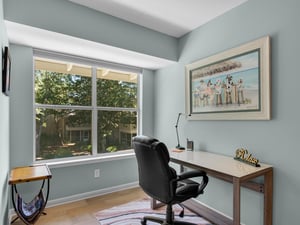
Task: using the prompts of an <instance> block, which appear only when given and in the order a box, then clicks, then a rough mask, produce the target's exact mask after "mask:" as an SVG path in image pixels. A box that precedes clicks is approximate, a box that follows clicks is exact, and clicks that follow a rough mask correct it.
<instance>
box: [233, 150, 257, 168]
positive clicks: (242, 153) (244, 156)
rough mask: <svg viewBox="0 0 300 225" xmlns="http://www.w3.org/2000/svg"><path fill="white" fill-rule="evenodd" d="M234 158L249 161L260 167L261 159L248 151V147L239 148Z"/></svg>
mask: <svg viewBox="0 0 300 225" xmlns="http://www.w3.org/2000/svg"><path fill="white" fill-rule="evenodd" d="M234 159H236V160H239V161H242V162H245V163H248V164H250V165H252V166H255V167H260V165H259V160H258V159H257V158H254V157H253V156H252V154H249V153H248V150H247V149H243V148H239V149H237V150H236V151H235V157H234Z"/></svg>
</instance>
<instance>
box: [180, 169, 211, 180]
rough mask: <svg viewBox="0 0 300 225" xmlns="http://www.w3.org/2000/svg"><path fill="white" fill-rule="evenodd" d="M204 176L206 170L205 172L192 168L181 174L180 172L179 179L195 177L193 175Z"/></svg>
mask: <svg viewBox="0 0 300 225" xmlns="http://www.w3.org/2000/svg"><path fill="white" fill-rule="evenodd" d="M204 176H206V172H204V171H202V170H190V171H186V172H183V173H181V174H178V176H177V181H179V180H184V179H188V178H193V177H204Z"/></svg>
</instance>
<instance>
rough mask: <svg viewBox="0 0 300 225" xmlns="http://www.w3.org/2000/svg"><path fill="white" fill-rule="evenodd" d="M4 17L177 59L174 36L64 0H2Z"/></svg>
mask: <svg viewBox="0 0 300 225" xmlns="http://www.w3.org/2000/svg"><path fill="white" fill-rule="evenodd" d="M4 8H5V11H6V15H5V19H7V20H10V21H13V22H17V23H21V24H26V25H30V26H33V27H38V28H42V29H46V30H50V31H54V32H58V33H62V34H66V35H71V36H74V37H78V38H83V39H87V40H90V41H95V42H100V43H102V44H107V45H111V46H114V47H119V48H122V49H127V50H131V51H136V52H139V53H145V54H148V55H152V56H157V57H161V58H165V59H169V60H177V58H178V57H177V39H175V38H173V37H170V36H167V35H164V34H162V33H159V32H155V31H152V30H149V29H146V28H144V27H141V26H138V25H136V24H133V23H129V22H125V21H124V20H120V19H117V18H115V17H112V16H109V15H107V14H104V13H99V12H97V11H94V10H92V9H89V8H85V7H82V6H79V5H77V4H74V3H71V2H70V1H67V0H26V1H19V0H4Z"/></svg>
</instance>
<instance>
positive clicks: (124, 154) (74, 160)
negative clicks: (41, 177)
mask: <svg viewBox="0 0 300 225" xmlns="http://www.w3.org/2000/svg"><path fill="white" fill-rule="evenodd" d="M39 57H40V58H46V59H50V60H51V59H52V60H58V61H67V62H69V61H71V62H73V63H77V64H86V65H89V66H91V68H92V84H93V86H92V99H93V100H92V101H96V98H95V95H96V87H95V85H94V84H95V82H94V81H95V80H96V79H97V78H96V76H95V74H96V68H97V67H105V68H109V69H112V70H120V71H124V72H131V73H136V74H138V78H137V83H138V89H137V96H138V97H137V108H121V107H98V106H96V107H95V106H94V105H93V103H91V104H92V105H91V106H77V105H72V106H69V105H47V104H38V103H36V102H35V91H34V87H35V79H34V76H35V69H34V68H35V67H34V63H35V58H39ZM32 62H33V73H32V74H33V79H32V87H33V88H32V90H33V93H32V96H33V107H32V108H33V114H32V115H33V118H32V121H33V164H35V165H38V164H45V163H46V164H47V165H49V166H50V167H52V168H58V167H67V166H73V165H81V164H92V163H97V162H102V161H112V160H119V159H125V158H132V157H134V152H133V150H132V149H129V150H122V151H118V152H115V153H101V154H99V153H97V148H96V147H94V146H96V145H95V144H96V142H97V139H95V138H93V137H92V143H91V144H92V146H93V148H92V155H89V156H76V157H65V158H57V159H50V160H36V138H35V132H36V121H35V118H36V111H35V110H36V108H38V107H43V108H51V109H53V108H57V109H59V108H64V109H66V108H72V109H79V110H92V113H97V110H113V111H119V110H121V111H134V112H136V113H137V118H138V119H137V132H138V133H137V134H140V133H141V131H142V105H143V104H142V80H143V74H142V69H141V68H137V67H133V66H129V65H124V64H117V63H113V62H108V61H103V60H96V59H91V58H86V57H81V56H74V55H68V54H63V53H57V52H50V51H47V50H43V49H33V61H32ZM94 79H95V80H94ZM92 118H93V120H94V119H97V116H96V117H95V116H94V115H93V116H92ZM93 120H92V136H93V135H95V134H96V133H97V126H96V125H95V126H93V124H97V123H95V121H93Z"/></svg>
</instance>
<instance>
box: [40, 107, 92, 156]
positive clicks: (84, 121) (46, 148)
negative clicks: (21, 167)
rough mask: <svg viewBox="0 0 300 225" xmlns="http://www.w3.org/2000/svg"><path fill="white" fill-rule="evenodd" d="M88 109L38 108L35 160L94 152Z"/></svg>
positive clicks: (90, 114)
mask: <svg viewBox="0 0 300 225" xmlns="http://www.w3.org/2000/svg"><path fill="white" fill-rule="evenodd" d="M91 121H92V113H91V111H89V110H71V109H44V108H38V109H36V160H46V159H55V158H63V157H73V156H81V155H91V154H92V144H91V138H92V131H91Z"/></svg>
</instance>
